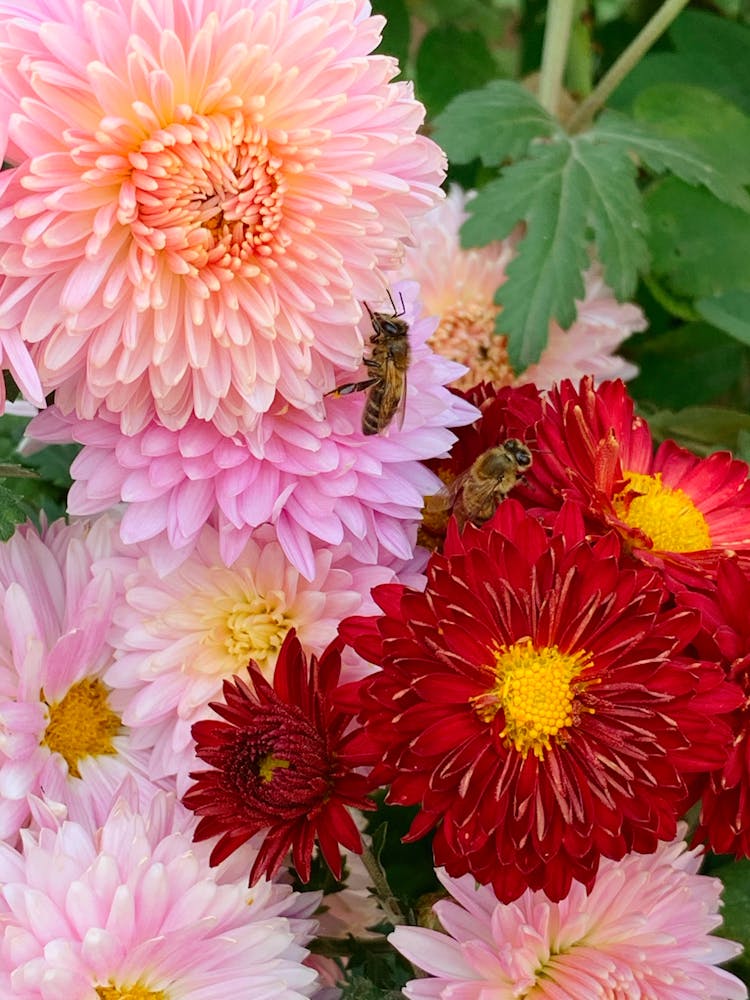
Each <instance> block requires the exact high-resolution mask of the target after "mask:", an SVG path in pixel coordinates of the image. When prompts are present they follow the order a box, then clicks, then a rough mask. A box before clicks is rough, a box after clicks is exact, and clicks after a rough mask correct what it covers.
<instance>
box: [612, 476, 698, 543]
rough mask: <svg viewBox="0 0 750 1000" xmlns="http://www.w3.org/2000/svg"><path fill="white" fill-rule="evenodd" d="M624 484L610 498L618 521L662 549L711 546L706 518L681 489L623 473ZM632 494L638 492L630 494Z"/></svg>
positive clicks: (650, 477)
mask: <svg viewBox="0 0 750 1000" xmlns="http://www.w3.org/2000/svg"><path fill="white" fill-rule="evenodd" d="M625 477H626V479H627V487H626V488H625V489H624V490H623V491H622V492H621V493H618V494H617V495H616V496H615V497H614V498H613V500H612V503H613V506H614V508H615V511H616V513H617V516H618V517H619V518H620V520H622V521H624V522H625V523H626V524H629V525H630V526H631V527H632V528H638V529H639V530H640V531H642V532H643V533H644V534H645V535H646V536H647V537H648V538H650V539H651V541H652V542H653V546H654V548H655V549H657V550H659V551H662V552H697V551H699V550H701V549H710V548H711V535H710V533H709V530H708V525H707V524H706V519H705V518H704V516H703V514H702V513H701V512H700V511H699V510H698V508H697V507H696V506H695V504H694V503H693V501H692V500H691V499H690V497H689V496H688V495H687V493H684V492H683V491H682V490H678V489H671V488H670V487H669V486H664V485H663V484H662V481H661V473H660V472H657V473H655V474H654V475H653V476H649V475H645V474H644V473H642V472H626V473H625ZM633 493H636V494H638V495H636V496H633Z"/></svg>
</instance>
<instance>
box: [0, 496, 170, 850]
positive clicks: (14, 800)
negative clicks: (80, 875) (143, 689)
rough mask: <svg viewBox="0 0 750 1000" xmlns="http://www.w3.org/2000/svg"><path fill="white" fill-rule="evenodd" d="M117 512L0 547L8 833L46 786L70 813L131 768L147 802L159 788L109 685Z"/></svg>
mask: <svg viewBox="0 0 750 1000" xmlns="http://www.w3.org/2000/svg"><path fill="white" fill-rule="evenodd" d="M117 543H118V523H117V519H116V518H113V517H109V516H104V517H101V518H98V519H97V520H96V521H93V522H78V523H75V524H70V525H67V524H65V523H64V522H63V521H56V522H54V523H53V524H52V525H50V526H49V527H48V528H46V529H45V530H44V532H43V533H42V535H41V536H40V534H39V533H38V532H37V530H36V529H35V528H34V527H33V526H32V525H30V524H26V525H23V526H21V527H19V528H18V529H17V530H16V532H15V534H14V535H13V537H12V538H11V539H10V540H9V541H8V542H5V543H3V544H0V608H1V609H2V617H1V618H0V837H2V838H6V839H9V840H12V839H13V838H14V837H15V836H16V834H17V833H18V830H19V828H20V827H22V826H23V825H25V824H26V823H27V821H28V818H29V797H30V796H32V795H40V794H41V793H42V792H44V793H45V794H46V795H48V796H49V797H50V798H51V799H53V800H55V801H58V802H61V803H64V804H65V805H66V806H67V807H68V810H69V811H70V814H71V815H72V816H77V815H78V811H79V810H80V809H81V808H83V807H84V805H85V803H86V802H87V801H89V800H91V802H92V803H93V805H94V806H96V805H97V804H99V805H102V803H104V804H105V805H108V803H109V796H111V793H112V791H113V790H114V789H115V788H117V787H118V786H119V785H120V784H121V782H122V781H123V779H124V778H125V777H126V776H127V775H129V774H132V775H133V776H134V778H135V779H136V781H137V783H138V787H139V790H140V792H141V796H142V800H143V802H147V801H148V799H149V798H150V796H151V795H153V794H154V792H155V791H156V789H155V787H154V786H153V785H152V783H151V782H150V780H149V778H148V771H147V760H148V757H147V754H146V752H145V751H143V750H138V749H135V748H134V746H133V744H132V740H131V735H130V733H129V732H128V730H127V728H126V727H124V726H123V725H122V711H123V708H124V702H123V700H122V699H121V698H118V696H117V694H116V693H114V692H112V691H111V689H110V688H109V687H108V686H107V685H106V684H105V683H104V681H103V679H102V677H103V675H104V673H105V671H106V670H107V668H108V667H109V666H110V665H111V663H112V659H113V649H112V647H111V645H110V644H109V642H108V641H107V632H108V631H109V627H110V623H111V618H112V610H113V608H114V606H115V603H116V601H117V599H118V595H117V588H116V584H115V580H114V577H113V575H112V574H111V573H102V574H100V575H99V576H98V578H96V579H95V578H94V575H93V572H92V564H93V563H94V561H95V560H96V559H102V558H107V557H111V556H112V554H113V552H114V551H115V547H116V545H117Z"/></svg>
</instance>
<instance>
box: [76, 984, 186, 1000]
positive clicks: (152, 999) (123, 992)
mask: <svg viewBox="0 0 750 1000" xmlns="http://www.w3.org/2000/svg"><path fill="white" fill-rule="evenodd" d="M94 990H95V992H96V995H97V997H98V998H99V1000H169V994H168V993H166V992H165V991H164V990H149V989H147V988H146V987H145V986H141V985H140V983H134V984H133V985H132V986H96V987H94Z"/></svg>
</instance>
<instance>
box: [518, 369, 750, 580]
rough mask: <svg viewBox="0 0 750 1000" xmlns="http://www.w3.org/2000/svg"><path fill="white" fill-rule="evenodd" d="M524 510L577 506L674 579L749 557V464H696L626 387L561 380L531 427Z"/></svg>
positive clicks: (722, 456) (713, 458) (720, 456)
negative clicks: (656, 434) (660, 436)
mask: <svg viewBox="0 0 750 1000" xmlns="http://www.w3.org/2000/svg"><path fill="white" fill-rule="evenodd" d="M534 432H535V446H534V450H535V462H534V468H533V471H532V472H531V473H530V475H529V480H530V484H529V490H528V492H527V493H526V494H525V496H526V498H527V501H528V504H529V506H532V507H535V508H539V509H543V508H547V509H548V510H550V511H552V512H554V511H556V510H557V509H558V508H559V505H560V502H561V500H562V499H563V498H564V499H570V500H574V501H575V502H576V503H579V504H581V505H582V506H583V507H584V508H585V510H586V516H587V519H588V521H589V524H590V527H591V529H592V530H599V531H602V530H608V529H610V528H612V529H615V530H616V531H617V532H619V533H620V535H621V536H622V538H623V539H624V541H625V544H626V546H627V548H628V549H629V550H630V551H632V553H633V554H634V555H636V556H637V557H638V558H639V559H641V560H643V561H646V562H649V563H651V564H653V565H655V566H658V567H664V568H665V570H666V571H667V575H668V577H669V578H670V579H674V578H678V579H690V578H693V579H699V578H700V576H701V575H705V574H714V573H715V571H716V566H717V562H718V561H719V558H720V557H721V555H722V554H723V553H724V552H726V551H735V552H738V553H740V555H741V556H742V557H743V558H745V557H747V556H750V485H749V484H748V479H747V477H748V466H747V465H746V464H745V463H744V462H740V461H738V460H735V459H733V458H732V456H731V455H730V454H729V453H728V452H716V453H715V454H713V455H709V456H708V458H698V457H697V456H696V455H693V454H692V453H691V452H689V451H687V450H686V449H684V448H681V447H679V445H677V444H675V443H674V441H665V442H663V444H661V445H660V446H659V448H658V449H657V450H656V452H655V453H654V448H653V442H652V439H651V432H650V430H649V427H648V424H647V423H646V421H645V420H643V419H642V418H641V417H637V416H635V415H634V413H633V401H632V400H631V399H630V397H629V396H628V394H627V390H626V389H625V386H624V385H623V384H622V382H620V381H617V382H607V383H604V384H603V385H601V386H599V387H598V388H595V387H594V384H593V380H592V379H591V378H590V377H587V378H584V379H582V380H581V382H580V385H579V387H578V388H576V387H575V386H574V385H573V384H572V383H571V382H568V381H565V382H562V383H561V384H560V385H559V386H558V387H556V388H555V389H553V390H552V391H551V392H550V393H549V394H548V396H547V397H546V399H545V401H544V406H543V415H542V418H541V419H540V420H539V421H538V422H537V423H536V425H535V429H534Z"/></svg>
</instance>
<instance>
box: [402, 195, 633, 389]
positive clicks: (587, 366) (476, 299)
mask: <svg viewBox="0 0 750 1000" xmlns="http://www.w3.org/2000/svg"><path fill="white" fill-rule="evenodd" d="M471 197H472V195H471V193H469V194H468V195H467V194H465V193H464V192H463V191H462V190H461V188H459V187H457V186H455V185H454V186H453V187H452V188H451V190H450V193H449V195H448V197H447V198H446V199H445V201H443V202H441V203H440V204H438V205H437V206H436V207H435V208H433V209H432V211H430V212H429V213H428V214H427V215H425V216H423V218H422V219H420V220H419V221H418V222H416V223H415V225H414V245H413V246H412V247H410V248H407V249H406V260H405V263H404V265H403V267H402V268H401V269H400V270H399V271H398V277H400V278H411V279H414V280H415V281H418V282H419V283H420V286H421V294H422V300H423V302H424V305H425V309H426V310H427V312H429V313H431V314H432V315H436V316H439V317H440V324H439V326H438V328H437V330H436V331H435V333H434V334H433V336H432V338H431V340H430V342H431V344H432V345H433V347H434V348H435V350H436V351H438V352H439V353H440V354H443V355H445V357H447V358H451V360H453V361H457V362H459V363H460V364H462V365H466V366H467V367H468V368H469V371H468V373H467V374H465V375H463V376H462V377H461V378H460V379H458V380H457V381H456V382H455V383H454V385H455V386H456V387H457V388H461V389H468V388H469V387H470V386H472V385H474V384H476V383H477V382H479V381H487V382H492V383H494V384H495V385H497V386H502V385H511V384H514V383H515V384H523V383H525V382H534V383H535V384H536V385H537V386H538V387H539V388H540V389H546V388H549V387H550V386H551V385H552V383H553V382H558V381H560V379H563V378H572V379H578V378H579V377H580V376H581V375H585V374H593V375H594V376H595V378H596V380H597V382H600V381H603V380H604V379H612V378H622V379H628V378H633V376H634V375H636V374H637V369H636V368H635V366H634V365H632V364H630V362H628V361H625V360H624V359H623V358H621V357H619V356H617V355H616V354H615V353H614V352H615V351H616V350H617V348H618V347H619V346H620V344H621V343H622V342H623V341H624V340H625V339H626V338H627V337H629V336H630V334H631V333H635V332H636V331H638V330H643V329H645V326H646V319H645V317H644V315H643V313H642V312H641V310H640V309H639V308H638V307H637V306H635V305H632V304H630V303H624V304H621V303H618V302H617V301H616V299H615V297H614V295H613V294H612V292H611V291H610V290H609V288H607V286H606V285H605V283H604V279H603V277H602V273H601V268H600V267H599V266H598V265H596V264H594V265H592V266H591V268H590V269H589V270H588V271H587V272H586V274H585V275H584V281H585V286H586V291H585V294H584V297H583V299H582V300H581V301H579V302H578V303H577V307H578V316H577V318H576V320H575V322H574V323H573V325H572V326H571V327H570V329H568V330H563V329H561V327H560V326H558V324H557V323H551V324H550V327H549V339H548V342H547V346H546V347H545V349H544V352H543V353H542V356H541V358H540V359H539V362H538V363H537V364H535V365H532V366H530V367H529V368H527V369H526V370H525V371H524V372H522V373H521V374H520V375H517V374H516V373H515V372H514V371H513V369H512V368H511V366H510V362H509V360H508V353H507V349H506V338H505V337H502V336H498V335H496V334H495V332H494V331H495V318H496V316H497V314H498V312H499V307H498V306H496V305H495V302H494V298H495V292H496V291H497V289H498V288H499V287H500V285H502V284H503V283H504V282H505V280H506V269H507V267H508V264H509V263H510V261H511V260H512V259H513V256H514V254H515V247H516V243H517V238H516V236H515V235H512V236H511V237H509V238H507V239H504V240H500V241H497V242H495V243H491V244H489V245H488V246H484V247H474V248H471V249H463V248H462V247H461V241H460V236H459V230H460V228H461V225H462V224H463V222H464V220H465V219H466V218H467V215H468V213H467V211H466V201H467V199H470V198H471Z"/></svg>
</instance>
